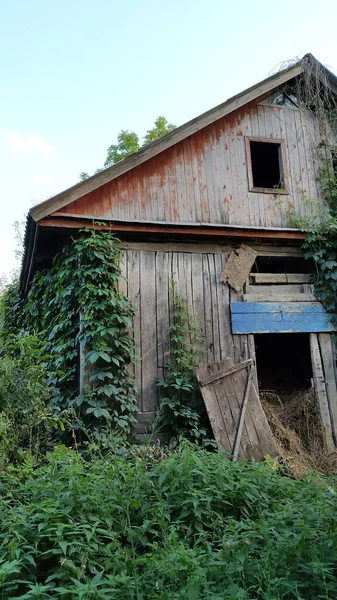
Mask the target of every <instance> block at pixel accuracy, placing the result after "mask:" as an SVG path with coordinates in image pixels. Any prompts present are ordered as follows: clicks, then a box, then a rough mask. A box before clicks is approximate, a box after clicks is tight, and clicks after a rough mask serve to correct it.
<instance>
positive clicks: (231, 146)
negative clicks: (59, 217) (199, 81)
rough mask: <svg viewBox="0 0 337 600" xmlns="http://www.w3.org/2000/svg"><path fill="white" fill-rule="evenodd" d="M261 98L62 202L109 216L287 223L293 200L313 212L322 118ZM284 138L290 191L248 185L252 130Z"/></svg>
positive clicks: (68, 209)
mask: <svg viewBox="0 0 337 600" xmlns="http://www.w3.org/2000/svg"><path fill="white" fill-rule="evenodd" d="M262 99H263V98H260V99H257V100H254V101H253V102H250V103H249V104H247V105H245V106H243V107H241V108H240V109H238V110H236V111H234V112H232V113H231V114H229V115H227V116H225V117H222V118H220V119H219V120H218V121H216V122H215V123H213V124H211V125H209V126H207V127H204V128H203V129H201V130H200V131H197V132H195V133H193V134H192V135H191V136H190V137H188V138H186V139H184V140H182V141H180V142H178V143H176V144H175V145H174V146H172V147H171V148H169V149H166V150H164V151H163V152H161V153H160V154H158V155H157V156H154V157H152V158H149V160H147V161H146V162H144V163H143V164H141V165H138V166H136V167H134V168H133V169H132V170H131V171H129V172H127V173H124V174H122V175H120V176H119V177H117V178H116V179H114V180H113V181H110V182H108V183H106V184H104V185H102V186H101V187H99V188H97V189H96V190H94V191H92V192H90V193H87V194H85V195H84V196H82V197H81V198H79V199H77V200H75V201H73V202H71V203H70V204H68V205H67V206H65V207H63V208H62V214H67V215H75V216H81V215H86V216H87V217H91V218H95V219H97V220H99V221H102V220H103V221H104V220H109V219H123V220H130V219H131V220H139V221H162V222H173V223H211V224H228V225H242V226H250V227H254V226H263V227H283V228H284V227H288V226H289V215H288V204H290V205H291V206H293V208H294V210H295V211H296V214H298V215H301V216H309V215H310V212H311V211H312V210H316V209H312V208H310V205H309V203H308V202H306V198H310V200H311V201H313V202H312V203H311V204H312V205H313V206H315V203H316V202H318V203H320V204H321V205H323V198H322V193H321V190H320V189H319V186H318V166H319V165H318V160H317V140H319V139H320V133H319V123H318V121H317V119H316V118H315V117H314V116H313V115H311V114H310V113H309V111H302V110H298V109H293V108H287V107H280V106H276V105H263V104H260V101H259V100H262ZM247 136H249V137H257V138H264V139H281V140H284V144H285V163H286V164H285V167H286V168H287V170H288V173H289V183H290V185H289V194H287V195H278V194H277V190H276V189H275V191H273V192H272V193H270V192H269V193H261V192H254V191H253V192H252V191H249V182H248V168H247V155H246V145H245V138H246V137H247Z"/></svg>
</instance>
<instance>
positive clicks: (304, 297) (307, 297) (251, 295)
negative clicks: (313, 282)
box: [242, 286, 317, 302]
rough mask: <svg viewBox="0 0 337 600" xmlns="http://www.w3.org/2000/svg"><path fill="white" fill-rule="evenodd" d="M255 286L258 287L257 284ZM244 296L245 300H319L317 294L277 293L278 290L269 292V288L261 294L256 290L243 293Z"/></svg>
mask: <svg viewBox="0 0 337 600" xmlns="http://www.w3.org/2000/svg"><path fill="white" fill-rule="evenodd" d="M254 287H255V288H256V286H254ZM242 298H243V301H244V302H276V301H277V302H315V301H316V300H317V298H316V296H314V295H313V294H305V293H302V292H298V293H295V294H294V293H293V294H291V293H288V294H286V293H281V294H277V293H276V292H274V293H268V292H267V290H266V291H265V292H261V293H260V294H258V293H256V292H254V293H249V294H243V296H242Z"/></svg>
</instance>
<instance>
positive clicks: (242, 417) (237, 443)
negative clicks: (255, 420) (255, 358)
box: [233, 366, 252, 462]
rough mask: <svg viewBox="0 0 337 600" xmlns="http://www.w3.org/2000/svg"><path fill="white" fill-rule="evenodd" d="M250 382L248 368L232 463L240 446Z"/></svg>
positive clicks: (250, 374)
mask: <svg viewBox="0 0 337 600" xmlns="http://www.w3.org/2000/svg"><path fill="white" fill-rule="evenodd" d="M251 381H252V368H251V366H250V369H249V372H248V379H247V385H246V391H245V395H244V398H243V402H242V406H241V413H240V420H239V426H238V430H237V433H236V439H235V444H234V448H233V461H234V462H235V461H236V460H237V458H238V452H239V446H240V443H241V436H242V430H243V424H244V422H245V414H246V408H247V402H248V398H249V393H250V384H251Z"/></svg>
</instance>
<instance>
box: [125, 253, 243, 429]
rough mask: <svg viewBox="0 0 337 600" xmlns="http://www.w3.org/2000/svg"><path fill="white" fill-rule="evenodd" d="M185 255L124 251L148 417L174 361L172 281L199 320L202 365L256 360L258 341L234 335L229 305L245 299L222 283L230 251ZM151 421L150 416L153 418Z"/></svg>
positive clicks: (141, 401) (142, 405) (141, 399)
mask: <svg viewBox="0 0 337 600" xmlns="http://www.w3.org/2000/svg"><path fill="white" fill-rule="evenodd" d="M144 246H145V247H146V246H147V247H149V246H150V244H148V245H146V244H144ZM154 246H155V245H154ZM140 248H141V245H140ZM172 248H173V245H172ZM185 250H186V251H184V252H182V251H179V250H175V249H168V248H165V247H164V248H163V249H162V250H153V251H151V250H149V249H146V250H142V249H133V248H132V249H127V250H123V251H122V255H121V265H122V273H123V277H124V280H122V281H121V288H122V289H123V291H124V292H125V293H126V294H127V295H128V297H129V298H130V300H131V302H132V305H133V307H134V309H135V311H136V312H135V315H134V320H133V328H134V342H135V347H136V353H137V354H138V357H139V360H138V361H137V362H136V364H135V365H134V367H133V370H134V376H135V380H136V384H137V387H138V394H137V399H138V406H139V411H140V412H144V413H148V414H149V413H154V412H155V411H156V410H157V408H158V401H159V390H158V387H157V385H156V382H157V379H158V378H162V377H163V375H164V370H165V367H166V365H167V363H168V361H169V359H170V335H169V326H170V323H172V309H171V299H170V283H171V281H172V279H174V281H175V282H176V284H177V292H178V293H180V294H182V295H183V297H184V298H185V299H186V303H187V306H188V309H189V311H190V314H192V315H193V316H195V318H196V320H197V324H198V327H199V331H200V335H201V336H202V337H203V338H204V355H203V357H202V361H203V362H215V361H220V360H222V359H223V358H226V357H227V356H231V357H232V358H233V359H234V361H235V363H237V362H239V361H240V359H244V358H249V357H253V355H254V341H253V336H249V335H240V336H232V334H231V325H230V308H229V305H230V302H231V301H232V302H233V301H237V300H238V299H239V298H240V297H239V296H238V294H237V293H236V292H235V291H234V290H231V289H230V288H229V287H228V286H227V285H224V284H222V283H220V281H219V278H220V275H221V272H222V270H223V267H224V265H225V262H226V260H227V258H228V255H229V252H230V251H231V248H228V247H227V248H225V247H224V248H223V249H219V248H218V249H216V250H215V249H214V250H213V249H212V246H211V245H209V247H208V248H207V246H206V245H205V246H204V247H200V248H198V247H197V245H191V247H190V248H188V245H187V244H186V245H185ZM152 416H153V415H150V414H149V419H151V418H152Z"/></svg>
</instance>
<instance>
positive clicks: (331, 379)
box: [318, 333, 337, 446]
mask: <svg viewBox="0 0 337 600" xmlns="http://www.w3.org/2000/svg"><path fill="white" fill-rule="evenodd" d="M318 343H319V347H320V352H321V357H322V363H323V371H324V378H325V385H326V391H327V397H328V403H329V413H330V419H331V427H332V435H333V439H334V442H335V446H337V384H336V365H335V359H334V351H333V340H332V335H331V334H330V333H319V334H318Z"/></svg>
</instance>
